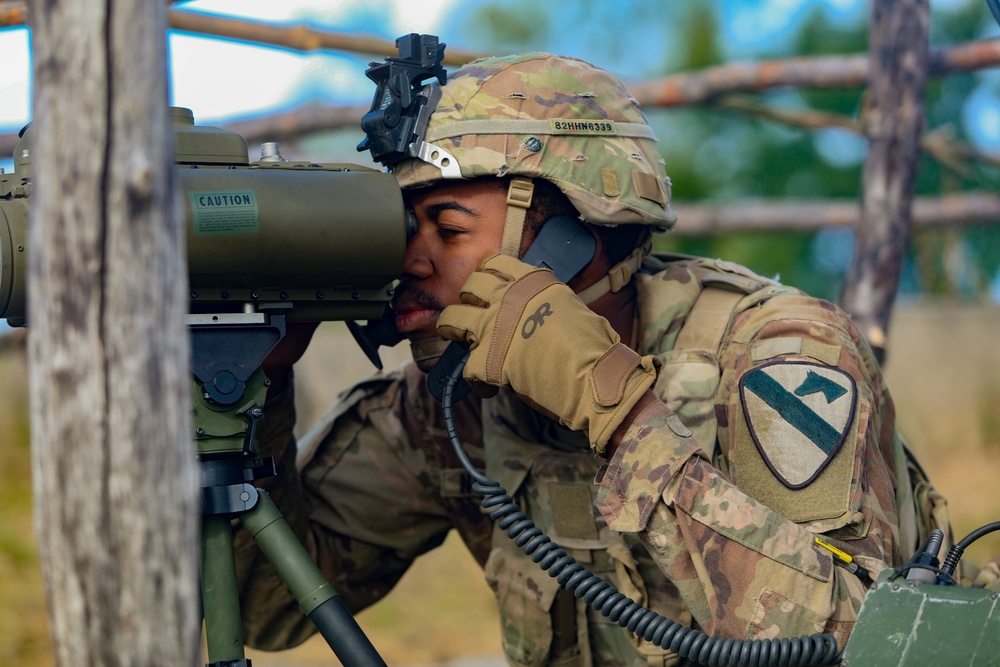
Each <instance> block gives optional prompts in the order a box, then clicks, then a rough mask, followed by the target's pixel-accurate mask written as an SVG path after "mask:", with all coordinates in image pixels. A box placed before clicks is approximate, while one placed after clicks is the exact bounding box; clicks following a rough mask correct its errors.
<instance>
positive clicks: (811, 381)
mask: <svg viewBox="0 0 1000 667" xmlns="http://www.w3.org/2000/svg"><path fill="white" fill-rule="evenodd" d="M857 396H858V391H857V385H856V384H855V382H854V378H852V377H851V376H850V375H848V374H847V373H845V372H844V371H842V370H840V369H839V368H832V367H830V366H822V365H820V364H813V363H809V362H788V361H784V362H783V361H777V362H772V363H769V364H764V365H763V366H759V367H757V368H755V369H753V370H751V371H749V372H747V373H746V374H745V375H744V376H743V378H742V379H741V380H740V400H741V401H742V403H743V414H744V416H745V417H746V423H747V427H748V428H749V429H750V435H751V437H752V438H753V441H754V443H755V444H756V445H757V450H758V451H759V452H760V456H761V458H763V459H764V463H766V464H767V467H768V468H770V469H771V472H772V473H774V476H775V477H777V478H778V480H780V481H781V483H782V484H784V485H785V486H787V487H788V488H789V489H801V488H804V487H806V486H808V485H809V484H811V483H812V481H813V480H814V479H816V477H818V476H819V474H820V473H821V472H823V469H824V468H826V466H827V465H828V464H829V463H830V461H832V460H833V457H834V456H836V454H837V452H838V451H840V446H841V445H842V444H843V443H844V439H845V438H846V437H847V432H848V430H849V429H850V427H851V422H852V420H853V417H854V405H855V402H856V401H857Z"/></svg>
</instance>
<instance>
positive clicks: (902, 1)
mask: <svg viewBox="0 0 1000 667" xmlns="http://www.w3.org/2000/svg"><path fill="white" fill-rule="evenodd" d="M929 14H930V10H929V6H928V0H872V7H871V26H870V31H871V32H870V38H869V43H870V51H869V59H870V68H869V77H870V78H869V86H868V91H867V96H866V99H865V105H864V110H863V119H862V120H863V122H864V126H865V134H866V135H867V136H868V139H869V148H868V157H867V158H866V160H865V166H864V170H863V173H862V195H861V224H860V225H859V226H858V230H857V235H856V237H855V243H854V259H853V261H852V264H851V268H850V271H849V272H848V275H847V282H846V284H845V286H844V296H843V300H842V302H843V306H844V309H845V310H847V312H848V313H850V314H851V316H852V317H853V318H854V320H855V322H857V324H858V327H859V328H860V329H861V332H862V334H863V335H864V336H865V337H866V338H867V339H868V342H869V343H871V345H872V347H873V348H874V350H875V353H876V356H878V357H879V359H880V361H881V360H882V359H884V357H885V345H886V338H887V335H886V332H887V331H888V327H889V319H890V316H891V314H892V306H893V303H894V302H895V299H896V290H897V288H898V287H899V274H900V269H901V267H902V261H903V255H904V254H905V252H906V249H907V247H908V246H909V243H910V203H911V201H912V199H913V182H914V178H915V175H916V170H917V158H918V157H919V153H920V149H919V145H918V141H919V137H920V132H921V129H922V128H923V122H924V83H925V81H926V78H927V53H928V51H927V49H928V36H927V33H928V24H929V20H930V19H929Z"/></svg>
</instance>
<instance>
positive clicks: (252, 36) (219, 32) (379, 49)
mask: <svg viewBox="0 0 1000 667" xmlns="http://www.w3.org/2000/svg"><path fill="white" fill-rule="evenodd" d="M168 15H169V19H170V27H171V28H173V29H174V30H179V31H181V32H192V33H197V34H200V35H214V36H216V37H222V38H225V39H232V40H236V41H240V42H251V43H256V44H268V45H271V46H279V47H282V48H286V49H291V50H293V51H306V52H307V51H349V52H352V53H369V54H373V55H378V56H397V55H399V50H398V49H397V48H396V44H395V41H390V40H386V39H379V38H376V37H357V36H353V35H344V34H340V33H334V32H328V31H325V30H316V29H315V28H311V27H309V26H307V25H304V24H299V25H274V24H271V23H261V22H258V21H246V20H242V19H231V18H224V17H221V16H212V15H210V14H200V13H196V12H187V11H180V10H176V9H173V10H170V12H169V13H168ZM482 55H483V54H480V53H472V52H470V51H459V50H456V49H453V48H451V47H448V48H446V49H445V52H444V61H443V62H444V64H446V65H464V64H465V63H467V62H469V61H471V60H475V59H476V58H480V57H482Z"/></svg>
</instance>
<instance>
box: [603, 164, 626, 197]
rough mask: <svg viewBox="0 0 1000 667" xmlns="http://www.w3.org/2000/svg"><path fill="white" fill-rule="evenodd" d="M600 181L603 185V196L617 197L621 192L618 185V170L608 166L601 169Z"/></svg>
mask: <svg viewBox="0 0 1000 667" xmlns="http://www.w3.org/2000/svg"><path fill="white" fill-rule="evenodd" d="M601 183H602V185H604V196H606V197H617V196H618V195H620V194H621V193H622V190H621V188H619V187H618V172H616V171H615V170H614V169H611V168H609V167H605V168H604V169H601Z"/></svg>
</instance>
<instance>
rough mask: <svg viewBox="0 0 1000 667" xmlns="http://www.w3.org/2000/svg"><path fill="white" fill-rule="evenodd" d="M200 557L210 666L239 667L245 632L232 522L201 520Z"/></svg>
mask: <svg viewBox="0 0 1000 667" xmlns="http://www.w3.org/2000/svg"><path fill="white" fill-rule="evenodd" d="M201 553H202V556H201V558H202V568H201V591H202V592H201V597H202V607H203V608H204V613H205V639H206V643H207V644H208V661H209V664H212V665H215V664H240V663H239V661H241V660H243V659H244V653H243V628H242V627H241V623H240V596H239V591H238V590H237V589H236V566H235V563H234V560H233V532H232V526H231V524H230V522H229V519H227V518H224V517H214V516H204V517H202V526H201Z"/></svg>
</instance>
